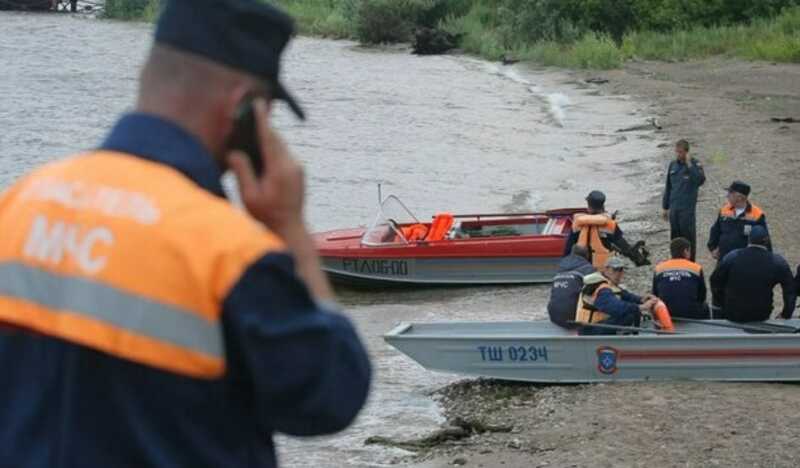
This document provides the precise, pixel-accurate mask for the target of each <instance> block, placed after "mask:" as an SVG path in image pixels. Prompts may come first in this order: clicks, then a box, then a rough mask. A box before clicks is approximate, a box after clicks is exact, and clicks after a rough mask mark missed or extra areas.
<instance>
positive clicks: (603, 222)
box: [572, 213, 617, 268]
mask: <svg viewBox="0 0 800 468" xmlns="http://www.w3.org/2000/svg"><path fill="white" fill-rule="evenodd" d="M572 230H573V232H580V234H579V235H578V241H577V244H578V245H580V246H583V247H586V248H587V249H589V255H590V258H591V260H592V265H594V267H595V268H602V267H603V266H604V265H605V264H606V260H608V258H609V257H610V256H611V255H613V253H612V252H611V251H610V250H608V248H607V247H606V246H605V245H604V244H603V238H604V237H606V236H611V235H613V234H614V232H615V231H616V230H617V223H616V221H614V220H613V219H611V216H609V215H608V214H606V213H601V214H585V213H579V214H576V215H575V216H573V219H572Z"/></svg>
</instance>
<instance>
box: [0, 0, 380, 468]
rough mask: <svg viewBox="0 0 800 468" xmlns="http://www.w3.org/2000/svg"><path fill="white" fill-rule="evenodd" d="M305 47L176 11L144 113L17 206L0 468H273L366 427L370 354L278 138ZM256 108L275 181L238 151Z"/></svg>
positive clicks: (226, 11)
mask: <svg viewBox="0 0 800 468" xmlns="http://www.w3.org/2000/svg"><path fill="white" fill-rule="evenodd" d="M292 34H293V24H292V21H291V19H290V18H289V17H288V16H286V15H285V14H284V13H282V12H281V11H279V10H277V9H276V8H274V7H272V6H270V5H268V4H266V3H263V2H260V1H256V0H253V1H245V0H204V1H195V0H170V1H167V2H165V4H164V9H163V13H162V15H161V17H160V19H159V22H158V25H157V27H156V32H155V44H154V46H153V47H152V49H151V51H150V54H149V57H148V58H147V61H146V63H145V66H144V69H143V71H142V74H141V79H140V92H139V99H138V102H137V105H136V110H135V111H134V112H133V113H130V114H127V115H125V116H124V117H122V118H121V119H120V120H119V121H118V122H117V123H116V125H115V126H114V128H113V129H112V130H111V132H110V134H109V135H108V136H107V138H106V139H105V141H104V142H103V143H102V145H101V146H100V148H98V149H96V150H92V151H87V152H84V153H81V154H77V155H73V156H72V157H69V158H65V159H62V160H59V161H55V162H52V163H49V164H46V165H44V166H42V167H40V168H37V169H35V170H34V171H32V172H31V173H29V174H26V175H25V176H24V177H22V178H20V179H19V180H18V181H17V182H16V183H14V184H13V185H12V186H11V187H10V188H8V189H7V190H6V191H5V192H4V193H3V195H2V197H0V230H2V232H3V237H2V239H0V367H2V369H3V379H2V385H0V460H2V461H0V465H2V466H9V467H11V466H13V467H26V468H45V467H59V468H79V467H156V468H158V467H178V466H184V467H192V468H199V467H234V468H236V467H256V466H258V467H274V466H277V461H276V456H275V449H274V445H273V442H272V434H273V433H274V432H282V433H286V434H290V435H297V436H310V435H321V434H330V433H333V432H336V431H339V430H341V429H343V428H345V427H346V426H348V425H349V424H350V423H351V422H352V421H353V419H354V418H355V417H356V415H357V414H358V412H359V411H360V409H361V408H362V406H363V405H364V403H365V401H366V398H367V394H368V390H369V384H370V378H371V369H370V363H369V360H368V356H367V353H366V350H365V348H364V346H363V345H362V343H361V341H360V339H359V337H358V336H357V333H356V331H355V329H354V327H353V325H352V323H351V322H350V320H348V319H347V318H346V317H345V316H343V315H341V314H340V313H337V310H338V308H337V306H336V304H335V302H334V296H333V293H332V291H331V288H330V285H329V284H328V281H327V279H326V277H325V275H324V273H323V272H322V271H321V270H320V266H319V259H318V257H317V254H316V250H315V248H314V245H313V243H312V240H311V237H310V235H309V233H308V231H307V229H306V227H305V222H304V219H303V215H302V207H303V198H304V190H303V172H302V168H301V166H300V165H299V164H298V163H297V162H296V161H295V160H294V159H293V158H292V157H291V156H290V154H289V151H288V149H287V147H286V145H285V144H284V142H283V140H282V139H281V137H280V136H279V135H278V133H277V132H275V131H274V130H272V129H271V128H270V121H271V109H272V105H271V104H270V103H271V102H274V101H273V100H274V99H282V100H283V101H285V102H287V103H288V104H289V105H290V107H291V108H292V110H294V111H295V113H296V114H298V116H301V117H302V115H303V114H302V111H301V109H300V107H299V106H298V104H297V103H296V101H295V100H294V99H293V98H292V97H291V95H290V94H289V93H288V92H287V91H286V89H285V88H284V87H283V84H282V83H281V81H280V80H279V66H280V55H281V53H282V51H283V49H284V47H285V45H286V44H287V42H288V41H289V39H290V37H291V35H292ZM249 97H253V98H254V108H255V124H254V126H253V127H252V128H250V129H248V128H247V127H246V126H240V127H238V128H239V129H240V130H244V132H245V133H244V135H245V136H248V135H249V136H252V137H253V138H254V140H255V147H256V150H260V152H261V154H262V156H260V158H261V159H255V158H256V157H259V156H256V155H255V153H253V154H254V156H253V157H254V161H259V162H261V163H262V165H263V167H264V168H265V169H264V172H263V173H262V174H261V175H256V173H255V172H254V171H253V168H252V167H251V164H250V162H249V161H248V157H246V156H245V155H244V154H243V153H241V152H240V151H231V150H232V148H233V147H234V144H233V142H234V141H235V140H234V139H233V138H232V135H233V134H234V128H235V121H236V119H237V117H238V116H239V115H240V114H239V112H240V111H241V110H242V109H243V107H242V104H243V103H244V102H245V100H246V99H249ZM240 123H242V124H244V123H246V119H242V120H240ZM236 146H237V147H238V146H239V145H238V144H237V145H236ZM242 146H245V147H246V145H242ZM227 167H230V168H232V169H233V171H234V172H235V174H236V176H237V178H238V181H239V190H240V194H241V198H242V201H243V203H244V206H245V208H246V212H245V210H242V209H239V208H237V207H234V206H233V205H231V204H230V203H229V202H228V201H227V200H226V199H225V192H224V190H223V187H222V184H221V182H220V178H221V176H222V173H223V170H224V169H225V168H227ZM248 213H249V214H248Z"/></svg>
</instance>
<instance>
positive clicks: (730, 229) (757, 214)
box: [708, 202, 772, 260]
mask: <svg viewBox="0 0 800 468" xmlns="http://www.w3.org/2000/svg"><path fill="white" fill-rule="evenodd" d="M755 225H759V226H763V227H764V228H765V229H767V220H766V215H765V214H764V211H763V210H762V209H761V208H759V207H758V206H756V205H754V204H752V203H749V202H748V204H747V208H745V210H744V212H742V214H741V215H739V216H736V209H735V208H734V207H733V206H732V205H731V204H730V203H726V204H725V206H723V207H722V208H721V209H720V210H719V215H718V216H717V221H716V222H715V223H714V225H713V226H711V233H710V235H709V239H708V248H709V250H714V249H716V248H719V251H720V255H719V259H720V260H722V258H723V257H725V255H726V254H727V253H729V252H732V251H734V250H736V249H743V248H745V247H747V244H748V237H749V236H750V229H752V227H753V226H755ZM769 250H772V246H771V245H770V246H769Z"/></svg>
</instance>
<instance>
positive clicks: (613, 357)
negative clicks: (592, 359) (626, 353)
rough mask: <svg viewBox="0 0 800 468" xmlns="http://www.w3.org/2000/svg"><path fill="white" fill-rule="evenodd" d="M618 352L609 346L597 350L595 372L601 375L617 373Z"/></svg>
mask: <svg viewBox="0 0 800 468" xmlns="http://www.w3.org/2000/svg"><path fill="white" fill-rule="evenodd" d="M618 355H619V351H617V350H616V349H614V348H612V347H610V346H601V347H600V348H597V370H599V371H600V372H602V373H603V374H613V373H615V372H617V356H618Z"/></svg>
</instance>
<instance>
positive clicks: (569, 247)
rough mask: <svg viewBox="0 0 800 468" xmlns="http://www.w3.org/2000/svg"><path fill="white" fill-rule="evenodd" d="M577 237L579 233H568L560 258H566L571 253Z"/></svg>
mask: <svg viewBox="0 0 800 468" xmlns="http://www.w3.org/2000/svg"><path fill="white" fill-rule="evenodd" d="M579 235H580V233H578V232H572V233H570V235H569V237H567V242H565V243H564V252H563V253H562V254H561V256H562V257H566V256H567V255H569V254H571V253H572V246H573V245H575V243H577V242H578V236H579Z"/></svg>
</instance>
